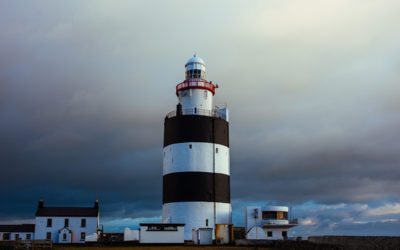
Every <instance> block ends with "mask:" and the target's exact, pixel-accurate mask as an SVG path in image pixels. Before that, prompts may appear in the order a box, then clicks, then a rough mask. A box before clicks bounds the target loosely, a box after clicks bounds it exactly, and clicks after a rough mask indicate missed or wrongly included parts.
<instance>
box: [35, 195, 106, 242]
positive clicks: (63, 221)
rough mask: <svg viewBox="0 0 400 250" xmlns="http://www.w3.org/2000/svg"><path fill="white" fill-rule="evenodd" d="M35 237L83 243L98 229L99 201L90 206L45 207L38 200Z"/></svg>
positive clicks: (42, 202) (41, 201) (53, 240)
mask: <svg viewBox="0 0 400 250" xmlns="http://www.w3.org/2000/svg"><path fill="white" fill-rule="evenodd" d="M35 220H36V221H35V239H37V240H45V239H48V240H51V241H52V242H53V243H84V242H85V238H86V236H87V235H93V234H97V232H98V229H99V202H98V201H97V200H96V202H95V203H94V206H92V207H47V206H45V205H44V201H43V200H40V201H39V204H38V208H37V211H36V219H35Z"/></svg>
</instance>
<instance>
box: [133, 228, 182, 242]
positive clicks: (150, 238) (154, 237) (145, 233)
mask: <svg viewBox="0 0 400 250" xmlns="http://www.w3.org/2000/svg"><path fill="white" fill-rule="evenodd" d="M184 234H185V224H173V223H141V224H140V240H139V242H140V243H142V244H183V243H184V241H185V239H184Z"/></svg>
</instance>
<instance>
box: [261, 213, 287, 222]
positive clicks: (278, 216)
mask: <svg viewBox="0 0 400 250" xmlns="http://www.w3.org/2000/svg"><path fill="white" fill-rule="evenodd" d="M262 218H263V220H287V219H288V213H287V212H283V211H263V212H262Z"/></svg>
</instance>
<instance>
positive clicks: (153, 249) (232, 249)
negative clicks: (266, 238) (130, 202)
mask: <svg viewBox="0 0 400 250" xmlns="http://www.w3.org/2000/svg"><path fill="white" fill-rule="evenodd" d="M53 249H54V250H72V249H81V250H105V249H112V250H128V249H140V250H158V249H162V250H175V249H177V250H199V249H206V250H255V249H257V250H276V249H274V248H267V247H254V246H253V247H239V246H123V247H121V246H116V247H113V246H104V247H92V246H88V247H85V246H83V247H77V246H70V247H65V246H53Z"/></svg>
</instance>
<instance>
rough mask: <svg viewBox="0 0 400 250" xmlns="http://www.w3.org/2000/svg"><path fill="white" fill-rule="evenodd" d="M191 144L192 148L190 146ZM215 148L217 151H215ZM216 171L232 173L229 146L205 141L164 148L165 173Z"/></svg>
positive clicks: (177, 144)
mask: <svg viewBox="0 0 400 250" xmlns="http://www.w3.org/2000/svg"><path fill="white" fill-rule="evenodd" d="M190 145H191V146H192V148H190ZM214 150H215V151H214ZM217 150H218V153H215V154H214V155H215V173H220V174H226V175H230V167H229V166H230V163H229V159H230V157H229V148H228V147H226V146H223V145H220V144H215V146H213V144H212V143H204V142H188V143H176V144H171V145H168V146H166V147H165V148H164V160H163V166H164V167H163V174H164V175H166V174H170V173H176V172H207V173H213V157H214V156H213V152H216V151H217Z"/></svg>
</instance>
